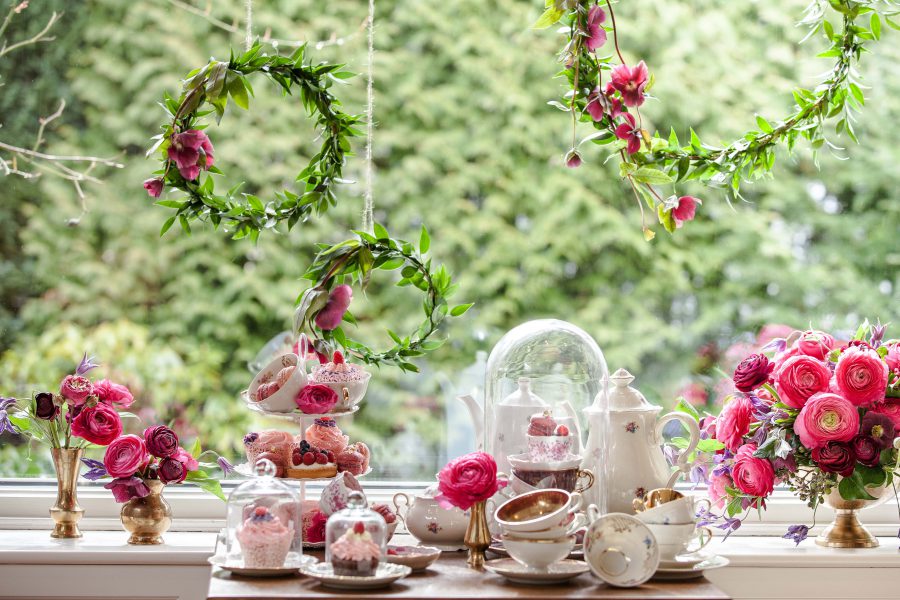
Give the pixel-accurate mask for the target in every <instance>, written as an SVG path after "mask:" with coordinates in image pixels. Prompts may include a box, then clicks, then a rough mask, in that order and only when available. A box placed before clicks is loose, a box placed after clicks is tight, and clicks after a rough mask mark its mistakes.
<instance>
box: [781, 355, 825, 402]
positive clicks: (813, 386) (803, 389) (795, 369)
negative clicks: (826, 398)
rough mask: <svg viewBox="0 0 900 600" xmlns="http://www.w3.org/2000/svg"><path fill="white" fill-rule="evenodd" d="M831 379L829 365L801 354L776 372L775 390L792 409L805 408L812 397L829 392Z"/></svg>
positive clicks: (784, 363) (786, 362)
mask: <svg viewBox="0 0 900 600" xmlns="http://www.w3.org/2000/svg"><path fill="white" fill-rule="evenodd" d="M830 379H831V370H830V369H829V368H828V365H826V364H825V363H823V362H822V361H820V360H816V359H815V358H812V357H810V356H804V355H802V354H801V355H798V356H793V357H791V358H789V359H787V360H786V361H784V362H783V363H782V364H781V366H780V367H779V368H778V370H776V371H775V390H776V391H777V392H778V395H779V397H780V398H781V401H782V402H784V403H785V404H787V405H788V406H790V407H791V408H803V405H804V404H806V401H807V400H808V399H809V397H810V396H812V395H813V394H818V393H819V392H825V391H827V390H828V382H829V380H830Z"/></svg>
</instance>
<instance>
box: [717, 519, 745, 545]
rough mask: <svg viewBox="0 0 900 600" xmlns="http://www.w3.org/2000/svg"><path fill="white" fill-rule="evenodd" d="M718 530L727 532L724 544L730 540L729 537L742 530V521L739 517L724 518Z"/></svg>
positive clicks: (723, 539)
mask: <svg viewBox="0 0 900 600" xmlns="http://www.w3.org/2000/svg"><path fill="white" fill-rule="evenodd" d="M717 528H718V529H721V530H722V531H726V532H727V533H725V537H723V538H722V541H723V542H724V541H725V540H727V539H728V536H730V535H731V534H732V533H734V532H735V531H737V530H738V529H740V528H741V520H740V519H738V518H737V517H732V518H727V517H722V524H721V525H718V526H717Z"/></svg>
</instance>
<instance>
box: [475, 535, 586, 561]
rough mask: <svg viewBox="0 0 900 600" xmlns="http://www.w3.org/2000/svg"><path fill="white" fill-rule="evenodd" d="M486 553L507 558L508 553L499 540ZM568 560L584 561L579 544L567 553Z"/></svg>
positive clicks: (492, 543)
mask: <svg viewBox="0 0 900 600" xmlns="http://www.w3.org/2000/svg"><path fill="white" fill-rule="evenodd" d="M488 552H493V553H494V554H496V555H498V556H507V557H508V556H509V552H507V550H506V548H504V547H503V542H502V541H500V540H493V541H492V542H491V545H490V546H489V547H488ZM569 558H571V559H575V560H582V559H584V549H583V548H582V546H581V544H577V545H576V546H575V547H574V548H573V549H572V551H571V552H570V553H569Z"/></svg>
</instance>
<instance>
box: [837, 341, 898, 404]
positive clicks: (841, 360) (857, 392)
mask: <svg viewBox="0 0 900 600" xmlns="http://www.w3.org/2000/svg"><path fill="white" fill-rule="evenodd" d="M834 382H835V385H836V386H837V388H838V390H840V392H841V395H842V396H844V398H846V399H847V400H849V401H850V402H852V403H853V404H855V405H856V406H867V405H869V404H872V403H873V402H879V401H881V400H884V394H885V392H886V390H887V382H888V366H887V363H885V362H884V361H883V360H881V357H880V356H878V352H876V351H875V350H872V349H871V348H865V347H861V346H851V347H850V348H847V349H846V350H844V351H843V352H841V355H840V357H838V362H837V367H835V369H834Z"/></svg>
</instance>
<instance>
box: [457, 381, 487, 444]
mask: <svg viewBox="0 0 900 600" xmlns="http://www.w3.org/2000/svg"><path fill="white" fill-rule="evenodd" d="M456 398H457V399H458V400H459V401H460V402H462V403H463V404H465V405H466V408H468V409H469V416H470V417H472V427H473V428H474V429H475V448H476V450H484V410H483V409H482V408H481V406H480V405H479V404H478V401H477V400H475V398H474V397H472V396H471V395H470V394H463V395H462V396H457V397H456Z"/></svg>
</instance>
